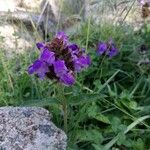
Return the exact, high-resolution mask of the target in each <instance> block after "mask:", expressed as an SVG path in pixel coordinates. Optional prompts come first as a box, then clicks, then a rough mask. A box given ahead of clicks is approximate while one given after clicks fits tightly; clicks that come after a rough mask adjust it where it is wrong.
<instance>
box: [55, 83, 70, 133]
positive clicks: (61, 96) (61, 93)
mask: <svg viewBox="0 0 150 150" xmlns="http://www.w3.org/2000/svg"><path fill="white" fill-rule="evenodd" d="M57 91H58V98H59V100H60V104H61V105H62V111H63V121H64V131H65V132H66V133H67V131H68V121H67V120H68V106H67V100H66V98H65V93H64V86H63V85H61V84H59V86H58V87H57Z"/></svg>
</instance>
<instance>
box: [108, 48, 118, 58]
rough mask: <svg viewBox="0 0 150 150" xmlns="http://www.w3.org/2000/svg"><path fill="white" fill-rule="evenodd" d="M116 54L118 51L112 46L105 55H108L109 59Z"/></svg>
mask: <svg viewBox="0 0 150 150" xmlns="http://www.w3.org/2000/svg"><path fill="white" fill-rule="evenodd" d="M117 54H118V49H117V48H116V47H114V46H112V47H111V48H110V50H109V51H108V53H107V55H108V56H109V57H110V58H112V57H114V56H116V55H117Z"/></svg>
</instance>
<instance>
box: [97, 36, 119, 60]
mask: <svg viewBox="0 0 150 150" xmlns="http://www.w3.org/2000/svg"><path fill="white" fill-rule="evenodd" d="M97 53H98V54H100V55H102V54H106V55H107V56H109V57H110V58H112V57H114V56H116V55H117V54H118V49H117V48H116V46H115V44H114V42H113V40H112V39H110V40H109V41H107V42H99V43H98V46H97Z"/></svg>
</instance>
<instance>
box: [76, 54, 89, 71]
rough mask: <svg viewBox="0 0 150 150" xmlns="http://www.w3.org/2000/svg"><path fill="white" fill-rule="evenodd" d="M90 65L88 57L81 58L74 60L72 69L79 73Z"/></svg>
mask: <svg viewBox="0 0 150 150" xmlns="http://www.w3.org/2000/svg"><path fill="white" fill-rule="evenodd" d="M90 64H91V60H90V57H89V56H81V57H79V58H77V59H75V60H74V67H75V70H76V71H77V72H80V71H81V70H82V69H84V68H87V67H88V66H89V65H90Z"/></svg>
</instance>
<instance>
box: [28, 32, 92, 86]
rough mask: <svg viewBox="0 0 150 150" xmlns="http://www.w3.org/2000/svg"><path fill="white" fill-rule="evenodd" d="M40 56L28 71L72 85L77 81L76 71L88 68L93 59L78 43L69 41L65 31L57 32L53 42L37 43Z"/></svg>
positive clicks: (40, 76) (42, 77)
mask: <svg viewBox="0 0 150 150" xmlns="http://www.w3.org/2000/svg"><path fill="white" fill-rule="evenodd" d="M37 48H38V49H39V50H40V56H39V58H38V59H37V60H36V61H35V62H34V63H33V64H32V65H30V66H29V68H28V73H29V74H36V75H37V76H38V77H39V78H41V79H44V78H45V77H48V78H49V79H56V80H58V81H60V82H61V83H63V84H65V85H67V86H70V85H73V84H74V83H75V73H76V72H80V71H82V70H83V69H84V68H87V67H88V66H89V65H90V63H91V61H90V57H89V56H88V55H86V54H85V51H84V49H81V48H80V47H79V46H78V45H77V44H72V43H69V38H68V36H67V35H66V34H65V33H64V32H59V33H57V34H56V36H55V37H54V39H53V40H52V41H51V42H47V43H42V42H41V43H37Z"/></svg>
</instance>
